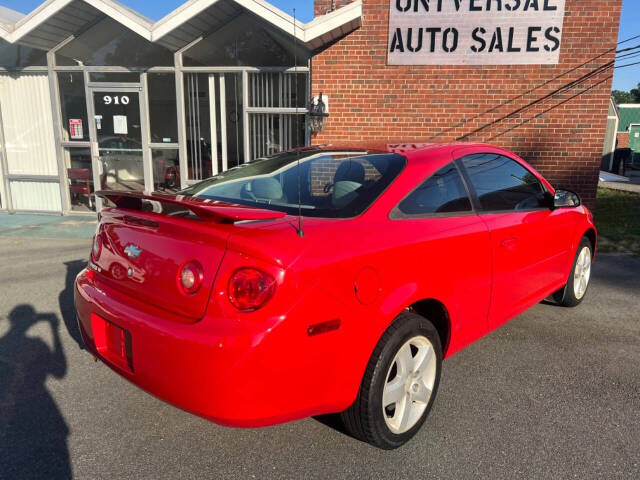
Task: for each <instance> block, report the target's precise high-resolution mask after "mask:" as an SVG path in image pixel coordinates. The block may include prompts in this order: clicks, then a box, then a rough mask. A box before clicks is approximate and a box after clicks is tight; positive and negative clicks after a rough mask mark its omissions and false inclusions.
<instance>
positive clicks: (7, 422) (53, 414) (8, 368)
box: [0, 305, 72, 479]
mask: <svg viewBox="0 0 640 480" xmlns="http://www.w3.org/2000/svg"><path fill="white" fill-rule="evenodd" d="M4 321H6V320H4ZM8 322H9V330H8V331H7V333H6V334H5V335H4V336H3V337H2V338H0V478H25V479H26V478H29V479H37V478H46V479H53V478H55V479H65V478H71V477H72V474H71V463H70V458H69V449H68V445H67V437H68V435H69V427H68V426H67V424H66V422H65V420H64V418H63V416H62V414H61V412H60V410H59V409H58V406H57V404H56V402H55V400H54V399H53V397H52V396H51V394H50V393H49V391H48V390H47V387H46V384H45V382H46V380H47V378H48V377H49V376H50V375H51V376H53V377H54V378H58V379H60V378H63V377H64V376H65V375H66V373H67V361H66V357H65V354H64V350H63V347H62V343H61V341H60V336H59V333H58V327H59V323H60V321H59V319H58V316H57V315H56V314H54V313H38V312H36V310H35V309H34V308H33V307H32V306H31V305H18V306H16V307H15V308H14V309H13V310H12V311H11V312H10V313H9V316H8ZM41 322H44V323H46V324H48V325H49V328H50V331H51V335H52V338H53V348H50V347H49V346H48V345H47V344H46V343H45V342H44V341H43V340H41V339H40V338H37V337H33V336H31V335H29V336H27V332H28V330H29V329H30V328H31V327H33V326H34V325H36V324H39V323H41Z"/></svg>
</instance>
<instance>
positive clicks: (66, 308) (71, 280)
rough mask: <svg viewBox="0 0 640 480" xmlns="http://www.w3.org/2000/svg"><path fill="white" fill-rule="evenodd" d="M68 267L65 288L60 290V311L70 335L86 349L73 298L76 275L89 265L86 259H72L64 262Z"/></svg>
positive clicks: (81, 347)
mask: <svg viewBox="0 0 640 480" xmlns="http://www.w3.org/2000/svg"><path fill="white" fill-rule="evenodd" d="M64 265H65V266H66V267H67V274H66V278H65V283H64V290H62V291H61V292H60V295H59V296H58V303H59V305H60V312H61V313H62V320H63V321H64V325H65V327H66V328H67V331H68V332H69V335H70V336H71V338H73V340H74V341H75V342H76V343H77V344H78V346H79V347H80V349H84V343H83V341H82V336H81V335H80V329H79V328H78V322H77V321H76V307H75V304H74V300H73V292H74V290H73V289H74V284H75V281H76V277H77V276H78V274H79V273H80V272H81V271H82V269H83V268H85V267H86V266H87V262H86V261H85V260H72V261H70V262H64Z"/></svg>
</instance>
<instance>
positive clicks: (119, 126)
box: [113, 115, 129, 135]
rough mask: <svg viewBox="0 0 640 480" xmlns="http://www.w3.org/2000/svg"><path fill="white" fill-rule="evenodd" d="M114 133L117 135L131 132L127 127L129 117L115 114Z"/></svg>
mask: <svg viewBox="0 0 640 480" xmlns="http://www.w3.org/2000/svg"><path fill="white" fill-rule="evenodd" d="M113 133H115V134H116V135H127V134H128V133H129V130H128V128H127V117H126V116H125V115H114V116H113Z"/></svg>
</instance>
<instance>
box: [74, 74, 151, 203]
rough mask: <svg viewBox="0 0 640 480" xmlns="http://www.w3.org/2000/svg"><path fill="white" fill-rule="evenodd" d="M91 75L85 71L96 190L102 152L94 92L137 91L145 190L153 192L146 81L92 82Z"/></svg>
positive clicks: (92, 164)
mask: <svg viewBox="0 0 640 480" xmlns="http://www.w3.org/2000/svg"><path fill="white" fill-rule="evenodd" d="M88 77H89V75H88V73H86V72H85V97H86V100H87V117H88V123H89V141H90V143H91V168H92V170H93V185H94V191H98V190H99V188H97V187H99V186H100V185H101V183H100V170H101V168H102V165H101V164H100V152H99V150H98V130H97V128H96V122H95V115H96V109H95V103H94V95H93V94H94V93H100V92H105V93H113V92H117V93H135V94H137V95H138V105H139V108H140V136H141V142H142V167H143V173H144V191H145V192H147V193H150V192H153V189H154V188H153V165H152V160H151V149H150V148H149V112H148V109H149V107H148V105H147V92H146V82H140V83H121V82H99V83H98V82H90V81H89V78H88ZM95 202H96V211H98V212H99V211H100V210H101V209H102V207H103V205H102V199H101V198H98V197H96V199H95Z"/></svg>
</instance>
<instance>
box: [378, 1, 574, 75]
mask: <svg viewBox="0 0 640 480" xmlns="http://www.w3.org/2000/svg"><path fill="white" fill-rule="evenodd" d="M564 12H565V0H390V12H389V45H388V49H387V52H388V63H389V65H530V64H557V63H558V61H559V58H560V50H561V47H562V27H563V22H564Z"/></svg>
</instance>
